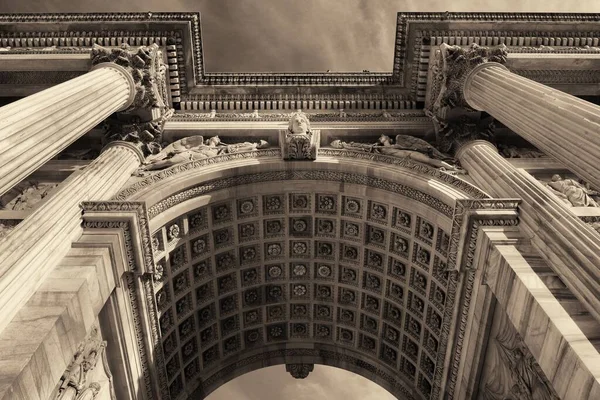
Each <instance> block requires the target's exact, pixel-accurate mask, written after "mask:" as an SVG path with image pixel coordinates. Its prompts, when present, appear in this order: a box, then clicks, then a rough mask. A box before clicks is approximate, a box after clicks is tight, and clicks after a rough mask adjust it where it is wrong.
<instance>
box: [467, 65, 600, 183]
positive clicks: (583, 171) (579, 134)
mask: <svg viewBox="0 0 600 400" xmlns="http://www.w3.org/2000/svg"><path fill="white" fill-rule="evenodd" d="M464 96H465V99H466V100H467V102H468V104H469V105H470V106H471V107H473V108H475V109H478V110H483V111H486V112H488V113H489V114H491V115H492V116H493V117H494V118H496V119H497V120H499V121H500V122H502V123H503V124H504V125H506V126H507V127H508V128H510V129H512V130H513V131H514V132H516V133H518V134H519V135H520V136H522V137H523V138H525V139H527V140H528V141H529V142H531V143H532V144H533V145H535V146H536V147H538V148H539V149H540V150H542V151H543V152H545V153H546V154H548V155H549V156H552V157H554V158H555V159H557V160H558V161H560V162H561V163H563V164H564V165H565V166H567V167H568V168H569V169H570V170H572V171H573V172H574V173H576V174H577V175H578V176H579V177H581V178H583V179H584V180H586V181H587V182H589V183H592V184H593V185H595V186H596V187H600V166H599V165H598V160H600V107H599V106H597V105H595V104H592V103H590V102H587V101H585V100H581V99H579V98H577V97H575V96H572V95H570V94H567V93H564V92H561V91H560V90H555V89H552V88H550V87H548V86H546V85H543V84H540V83H537V82H535V81H532V80H531V79H527V78H524V77H522V76H519V75H517V74H514V73H512V72H510V71H509V70H508V69H506V67H504V66H503V65H501V64H498V63H485V64H480V65H478V66H477V67H475V68H474V69H473V70H472V71H471V72H470V73H469V75H468V76H467V78H466V80H465V86H464Z"/></svg>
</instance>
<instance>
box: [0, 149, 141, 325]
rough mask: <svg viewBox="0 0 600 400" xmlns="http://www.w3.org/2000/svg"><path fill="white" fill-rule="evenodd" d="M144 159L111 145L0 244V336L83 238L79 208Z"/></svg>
mask: <svg viewBox="0 0 600 400" xmlns="http://www.w3.org/2000/svg"><path fill="white" fill-rule="evenodd" d="M143 160H144V155H143V154H142V152H141V151H140V150H139V148H138V147H137V146H136V145H133V144H131V143H128V142H112V143H111V144H109V145H108V146H107V147H106V148H105V150H104V151H103V152H102V154H101V155H100V156H99V157H98V158H96V159H95V160H94V161H93V162H92V163H91V164H90V165H88V166H87V167H86V168H84V169H83V170H82V171H81V172H80V173H75V174H73V175H72V176H71V177H70V178H68V179H67V180H66V181H65V182H63V184H62V185H61V187H60V189H59V190H58V192H57V193H55V194H54V195H53V196H52V198H51V199H50V200H49V201H48V202H46V203H45V204H43V205H42V206H41V207H39V208H38V209H37V210H35V211H34V212H33V213H32V214H31V215H30V216H29V217H27V218H26V219H25V220H24V221H23V222H21V223H20V224H19V225H18V226H17V227H16V228H15V229H14V230H13V231H12V232H11V233H10V235H8V236H6V237H5V238H4V239H2V240H0V254H2V257H1V258H0V332H1V331H2V330H3V329H4V328H5V327H6V326H7V324H8V323H9V322H10V321H11V319H12V318H13V317H14V316H15V315H16V314H17V312H18V311H19V310H20V309H21V307H22V306H23V305H24V304H25V303H26V302H27V301H28V299H29V298H30V297H31V295H33V293H34V292H35V291H36V290H37V289H38V288H39V286H40V285H41V283H42V282H43V281H44V279H45V278H46V277H47V276H48V274H49V273H50V272H51V271H52V269H53V268H54V267H55V266H56V265H57V264H58V262H60V260H61V259H62V258H63V257H64V256H65V255H66V254H67V252H68V251H69V249H70V247H71V243H72V242H73V241H75V240H77V239H78V237H79V236H81V233H82V228H81V208H80V206H79V204H80V203H81V202H82V201H87V200H95V201H102V200H108V199H110V198H111V197H112V196H113V195H114V194H115V193H116V192H117V191H118V190H119V189H120V188H121V187H122V186H123V185H124V184H125V183H126V182H127V180H128V179H129V178H130V176H131V174H132V173H133V172H134V171H135V170H136V169H137V168H138V167H139V165H140V163H141V162H142V161H143Z"/></svg>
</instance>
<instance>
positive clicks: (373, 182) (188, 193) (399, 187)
mask: <svg viewBox="0 0 600 400" xmlns="http://www.w3.org/2000/svg"><path fill="white" fill-rule="evenodd" d="M285 180H308V181H312V180H316V181H323V180H328V181H338V182H345V183H347V184H357V185H366V186H369V187H374V188H377V189H383V190H387V191H390V192H393V193H396V194H400V195H403V196H405V197H407V198H410V199H413V200H416V201H420V202H422V203H423V204H426V205H427V206H429V207H431V208H433V209H434V210H436V211H439V212H440V213H442V214H443V215H446V216H447V217H451V216H452V207H451V206H450V205H449V204H446V203H444V202H443V201H442V200H440V199H438V198H436V197H434V196H431V195H430V194H427V193H425V192H422V191H420V190H417V189H414V188H412V187H409V186H406V185H403V184H400V183H396V182H391V181H388V180H386V179H380V178H374V177H368V176H365V175H363V174H353V173H344V172H335V171H314V170H298V169H295V170H288V171H271V172H263V173H257V174H246V175H236V176H232V177H228V178H222V179H214V180H210V181H208V182H203V183H202V184H199V185H196V186H194V187H190V188H187V189H186V190H183V191H181V192H179V193H177V194H174V195H171V196H169V197H167V198H165V199H163V200H161V201H159V202H158V203H156V204H154V205H152V206H151V207H150V208H149V209H148V215H149V216H150V219H153V218H155V217H156V216H158V215H159V214H161V213H163V212H165V211H166V210H168V209H170V208H172V207H174V206H176V205H177V204H181V203H183V202H184V201H186V200H189V199H192V198H194V197H198V196H201V195H204V194H207V193H211V192H214V191H216V190H220V189H226V188H230V187H235V186H242V185H248V184H253V183H259V182H274V181H285Z"/></svg>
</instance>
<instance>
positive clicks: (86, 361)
mask: <svg viewBox="0 0 600 400" xmlns="http://www.w3.org/2000/svg"><path fill="white" fill-rule="evenodd" d="M51 398H52V399H56V400H116V397H115V392H114V388H113V382H112V374H111V372H110V370H109V367H108V361H107V359H106V342H105V341H104V340H103V338H102V333H101V332H100V329H99V328H98V321H96V323H95V325H94V326H93V327H92V330H91V332H90V334H89V336H88V338H87V339H86V340H85V341H84V342H82V343H80V344H79V346H78V348H77V350H76V351H75V354H74V355H73V359H72V360H71V363H70V364H69V366H68V367H67V369H66V370H65V372H64V373H63V376H62V378H61V380H60V382H59V383H58V386H57V388H56V389H55V392H54V395H53V396H52V397H51Z"/></svg>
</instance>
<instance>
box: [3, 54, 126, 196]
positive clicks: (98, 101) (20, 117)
mask: <svg viewBox="0 0 600 400" xmlns="http://www.w3.org/2000/svg"><path fill="white" fill-rule="evenodd" d="M134 97H135V84H134V80H133V78H132V76H131V74H130V73H129V72H128V71H127V70H126V69H125V68H123V67H121V66H120V65H117V64H114V63H103V64H98V65H97V66H95V67H94V68H93V70H92V71H90V72H88V73H86V74H84V75H82V76H80V77H77V78H74V79H71V80H69V81H67V82H64V83H61V84H59V85H56V86H53V87H51V88H50V89H46V90H44V91H41V92H39V93H36V94H34V95H31V96H28V97H26V98H24V99H21V100H18V101H16V102H14V103H11V104H8V105H6V106H4V107H1V108H0V171H2V174H0V195H2V194H4V193H6V192H7V191H8V190H10V188H11V187H13V186H14V185H15V184H17V183H18V182H20V181H21V180H23V179H24V178H25V177H27V176H28V175H29V174H31V173H32V172H34V171H35V170H36V169H38V168H39V167H41V166H42V165H43V164H44V163H45V162H47V161H48V160H50V159H51V158H52V157H54V156H56V155H57V154H58V153H59V152H60V151H62V150H63V149H65V148H66V147H67V146H68V145H69V144H71V143H73V142H74V141H75V140H77V139H78V138H80V137H81V136H83V135H84V134H85V133H86V132H88V131H89V130H90V129H92V128H93V127H95V126H96V125H98V124H99V123H101V122H102V121H104V120H105V119H106V117H108V116H109V115H111V114H112V113H114V112H115V111H120V110H123V109H126V108H128V107H129V106H130V105H131V104H132V102H133V100H134Z"/></svg>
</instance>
